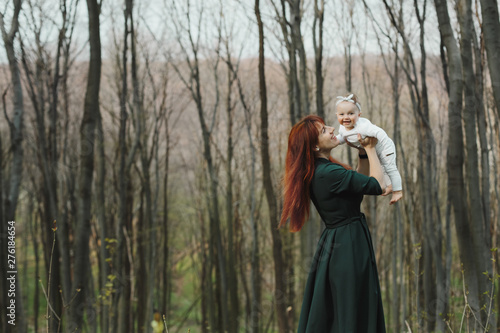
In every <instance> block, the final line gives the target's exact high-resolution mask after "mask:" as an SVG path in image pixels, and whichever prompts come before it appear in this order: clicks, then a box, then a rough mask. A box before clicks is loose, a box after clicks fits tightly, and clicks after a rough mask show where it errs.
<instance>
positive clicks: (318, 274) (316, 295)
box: [280, 115, 385, 333]
mask: <svg viewBox="0 0 500 333" xmlns="http://www.w3.org/2000/svg"><path fill="white" fill-rule="evenodd" d="M359 142H360V143H361V145H362V147H363V148H360V149H359V164H358V169H357V172H356V171H353V170H350V169H349V168H348V167H346V166H345V165H343V164H341V163H339V162H338V161H336V160H334V159H333V158H331V157H330V152H331V150H332V149H333V148H335V147H337V146H338V145H339V141H338V139H337V138H336V137H335V135H334V129H333V128H332V127H328V126H325V123H324V121H323V119H321V118H320V117H318V116H312V115H311V116H307V117H305V118H303V119H302V120H301V121H299V122H298V123H297V124H296V125H295V126H293V128H292V130H291V131H290V136H289V139H288V152H287V156H286V167H285V178H284V204H283V214H282V217H281V221H280V226H283V225H284V224H285V223H286V222H287V221H289V223H290V231H292V232H296V231H299V230H300V229H301V228H302V226H303V225H304V223H305V221H306V219H307V217H308V215H309V207H310V202H309V200H312V202H313V203H314V206H315V207H316V209H317V210H318V212H319V215H320V216H321V218H322V220H323V221H324V223H325V225H326V229H325V230H324V231H323V234H322V235H321V238H320V240H319V243H318V247H317V250H316V254H315V255H314V260H313V263H312V266H311V270H310V272H309V276H308V280H307V284H306V288H305V292H304V300H303V303H302V310H301V314H300V320H299V328H298V332H300V333H301V332H309V333H313V332H314V333H334V332H335V333H347V332H352V333H364V332H373V333H380V332H385V323H384V313H383V309H382V299H381V295H380V285H379V281H378V273H377V267H376V263H375V255H374V253H373V246H372V242H371V237H370V232H369V230H368V227H367V224H366V220H365V217H364V215H363V214H362V213H361V212H360V204H361V201H362V200H363V195H364V194H371V195H380V194H382V189H383V188H385V185H384V176H383V171H382V167H381V165H380V161H379V160H378V157H377V153H376V151H375V145H376V143H377V139H375V138H370V137H367V138H366V139H364V140H361V137H359Z"/></svg>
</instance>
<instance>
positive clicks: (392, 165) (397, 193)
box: [380, 149, 403, 205]
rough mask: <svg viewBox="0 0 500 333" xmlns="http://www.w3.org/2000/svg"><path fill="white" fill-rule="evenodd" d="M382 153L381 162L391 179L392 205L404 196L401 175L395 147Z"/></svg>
mask: <svg viewBox="0 0 500 333" xmlns="http://www.w3.org/2000/svg"><path fill="white" fill-rule="evenodd" d="M381 155H382V156H380V162H381V164H382V167H383V168H384V171H385V173H386V174H387V175H388V176H389V178H390V179H391V184H392V197H391V202H390V204H391V205H392V204H393V203H395V202H397V201H399V200H400V199H401V198H402V197H403V185H402V181H401V175H400V174H399V171H398V168H397V166H396V151H395V149H394V151H393V152H389V153H387V154H381ZM384 194H385V193H384ZM387 194H388V193H387ZM387 194H386V195H387Z"/></svg>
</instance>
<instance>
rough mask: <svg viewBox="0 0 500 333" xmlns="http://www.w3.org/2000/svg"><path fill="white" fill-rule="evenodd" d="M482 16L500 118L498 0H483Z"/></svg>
mask: <svg viewBox="0 0 500 333" xmlns="http://www.w3.org/2000/svg"><path fill="white" fill-rule="evenodd" d="M481 16H482V18H483V24H482V28H483V35H484V45H485V47H486V54H487V57H488V66H489V69H490V77H491V86H492V88H493V96H494V98H495V103H496V110H497V117H498V118H500V39H499V38H498V36H500V21H499V14H498V1H494V0H481Z"/></svg>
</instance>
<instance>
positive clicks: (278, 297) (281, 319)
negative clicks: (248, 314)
mask: <svg viewBox="0 0 500 333" xmlns="http://www.w3.org/2000/svg"><path fill="white" fill-rule="evenodd" d="M254 9H255V16H256V18H257V25H258V27H259V91H260V103H261V104H260V122H261V124H260V127H261V142H260V150H261V155H262V169H263V182H264V190H265V193H266V198H267V204H268V208H269V224H270V228H271V235H272V239H273V259H274V283H275V286H274V303H275V306H276V316H277V319H278V330H279V331H280V332H283V333H287V332H289V331H290V324H289V322H288V319H287V313H286V308H287V304H286V302H287V297H286V290H287V289H286V285H285V283H284V278H285V270H284V267H285V265H284V262H283V254H282V242H281V237H280V233H279V231H278V229H277V227H278V206H277V200H276V194H275V193H274V186H273V180H272V178H271V159H270V156H269V133H268V111H267V88H266V76H265V71H264V65H265V63H264V61H265V58H264V25H263V24H262V18H261V15H260V1H259V0H255V7H254Z"/></svg>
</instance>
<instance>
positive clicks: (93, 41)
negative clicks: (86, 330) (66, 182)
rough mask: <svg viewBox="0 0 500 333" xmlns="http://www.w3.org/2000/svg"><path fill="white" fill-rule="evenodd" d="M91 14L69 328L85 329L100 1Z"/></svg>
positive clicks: (93, 0)
mask: <svg viewBox="0 0 500 333" xmlns="http://www.w3.org/2000/svg"><path fill="white" fill-rule="evenodd" d="M87 9H88V14H89V44H90V62H89V71H88V79H87V90H86V93H85V104H84V110H83V119H82V124H81V127H80V175H79V181H78V185H79V192H80V193H79V198H78V220H77V225H76V230H75V234H76V235H77V238H76V240H75V261H74V270H73V276H74V279H73V286H72V290H74V291H78V293H77V295H76V296H75V298H74V300H73V303H72V304H71V314H70V318H69V320H70V323H69V330H70V331H73V330H75V329H78V330H82V329H83V320H84V315H83V314H84V309H85V299H86V297H85V296H86V294H87V293H90V292H91V291H87V290H86V283H85V282H86V280H87V279H88V278H90V275H89V274H90V272H88V271H87V261H88V258H89V236H90V217H91V202H92V180H93V173H94V140H95V128H96V125H97V120H98V119H99V116H100V111H99V87H100V82H101V38H100V33H99V31H100V23H99V15H100V7H99V4H98V2H97V0H87Z"/></svg>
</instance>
